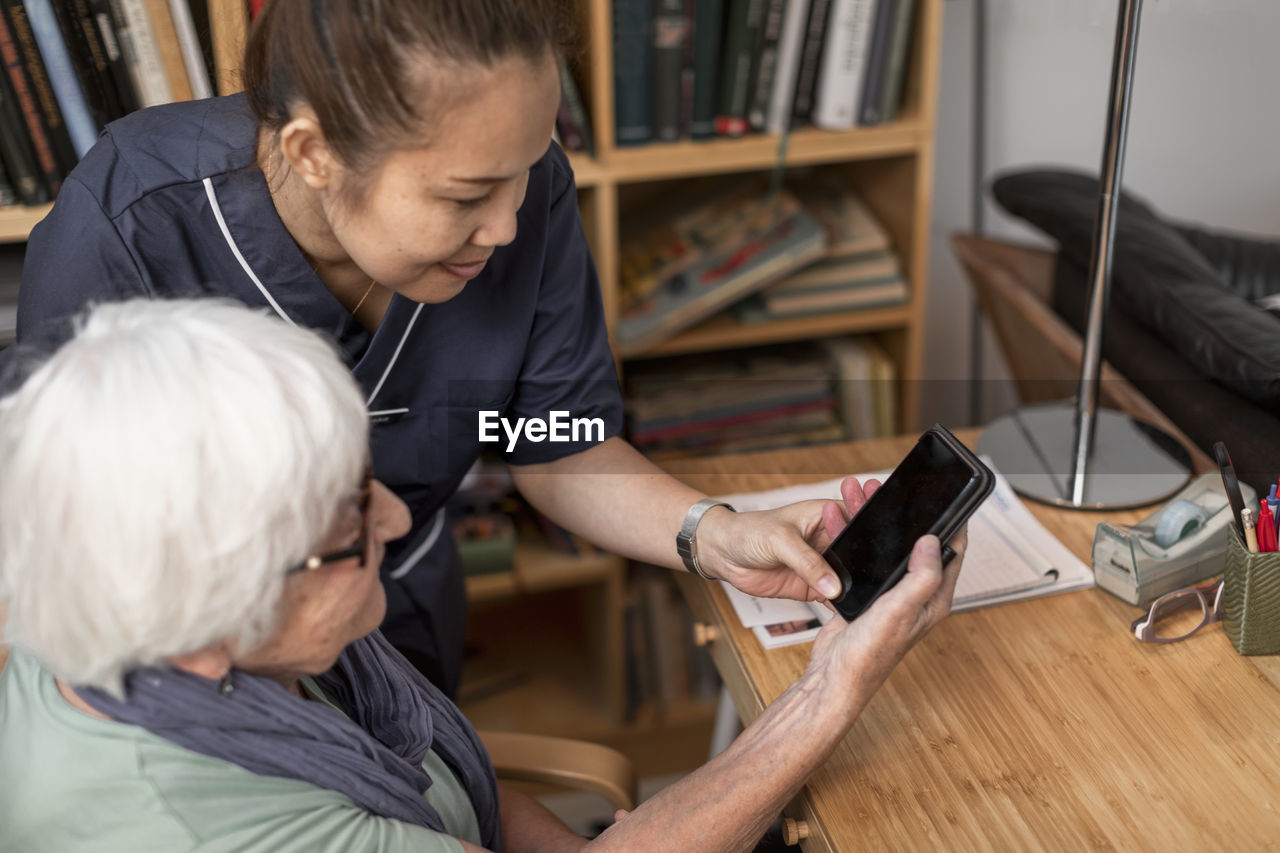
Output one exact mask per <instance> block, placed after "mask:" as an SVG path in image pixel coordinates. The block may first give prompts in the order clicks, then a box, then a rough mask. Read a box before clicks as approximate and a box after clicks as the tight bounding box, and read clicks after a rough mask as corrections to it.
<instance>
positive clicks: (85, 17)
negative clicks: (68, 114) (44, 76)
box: [54, 0, 125, 127]
mask: <svg viewBox="0 0 1280 853" xmlns="http://www.w3.org/2000/svg"><path fill="white" fill-rule="evenodd" d="M54 10H55V11H56V12H57V13H58V23H59V24H61V25H62V33H63V35H64V36H65V37H66V39H67V44H68V46H70V45H71V43H72V42H73V41H74V42H75V43H76V45H78V47H77V48H76V49H73V50H72V51H71V60H72V62H73V63H74V64H75V66H76V73H77V74H78V75H79V76H80V84H81V86H83V87H84V94H85V98H86V99H87V100H88V101H89V110H90V111H91V112H92V113H93V120H94V122H95V123H96V124H97V125H98V126H99V127H102V126H104V125H106V124H107V122H110V121H114V120H115V119H118V118H120V116H122V115H124V114H125V109H124V104H123V102H122V101H121V98H120V92H119V90H118V89H117V88H116V81H115V77H114V76H112V74H111V59H110V54H109V52H108V50H107V45H106V44H105V42H104V41H103V39H102V34H101V33H100V32H99V30H98V23H97V20H96V19H95V18H94V15H93V10H92V9H91V8H90V4H89V0H71V3H70V8H68V6H66V5H63V4H56V5H55V6H54ZM77 57H79V58H78V59H77Z"/></svg>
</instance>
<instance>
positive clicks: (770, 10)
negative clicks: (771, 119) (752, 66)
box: [747, 0, 788, 132]
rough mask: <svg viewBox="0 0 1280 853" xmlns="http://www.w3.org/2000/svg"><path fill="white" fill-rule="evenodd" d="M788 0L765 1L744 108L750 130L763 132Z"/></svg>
mask: <svg viewBox="0 0 1280 853" xmlns="http://www.w3.org/2000/svg"><path fill="white" fill-rule="evenodd" d="M787 4H788V0H768V5H767V6H766V7H765V13H764V20H763V24H762V26H761V30H760V46H759V50H757V51H756V71H755V79H754V81H753V84H752V92H751V101H750V105H749V106H748V107H747V121H748V122H749V123H750V125H751V129H752V130H754V131H757V132H759V131H762V130H764V124H765V115H766V114H767V112H768V110H769V96H770V95H771V94H772V93H773V80H774V77H775V76H776V74H777V70H778V41H779V39H781V37H782V19H783V16H784V15H785V13H786V11H787Z"/></svg>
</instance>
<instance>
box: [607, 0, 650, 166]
mask: <svg viewBox="0 0 1280 853" xmlns="http://www.w3.org/2000/svg"><path fill="white" fill-rule="evenodd" d="M652 18H653V5H652V3H651V0H613V119H614V133H613V138H614V143H615V144H616V145H618V146H619V147H625V146H629V145H643V144H644V143H646V142H648V141H649V140H650V139H652V138H653V123H652V120H651V118H650V115H649V107H650V104H649V46H650V42H651V39H650V36H649V26H650V24H651V23H652Z"/></svg>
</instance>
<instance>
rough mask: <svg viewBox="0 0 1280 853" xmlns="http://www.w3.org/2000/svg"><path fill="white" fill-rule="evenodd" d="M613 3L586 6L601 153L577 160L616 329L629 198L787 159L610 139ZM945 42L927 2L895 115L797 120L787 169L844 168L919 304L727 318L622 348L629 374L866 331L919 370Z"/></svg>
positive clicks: (899, 361) (754, 140)
mask: <svg viewBox="0 0 1280 853" xmlns="http://www.w3.org/2000/svg"><path fill="white" fill-rule="evenodd" d="M612 6H613V3H612V0H580V2H579V10H580V14H581V15H582V19H583V20H582V24H583V26H582V29H581V31H582V33H583V39H582V40H583V42H584V45H583V49H582V50H581V51H580V53H579V57H578V66H579V74H578V80H579V83H580V85H581V87H582V89H583V99H584V101H585V102H586V103H587V105H588V110H589V112H590V115H591V121H592V132H593V135H594V139H593V142H594V145H595V151H596V154H595V157H593V158H589V157H587V156H586V155H582V154H575V155H574V156H573V157H572V158H571V160H572V163H573V167H574V170H575V173H576V175H577V178H578V185H579V187H580V196H581V198H582V214H583V219H584V224H585V226H586V230H587V236H588V239H589V240H590V241H591V246H592V250H593V252H594V254H595V259H596V266H597V268H598V270H599V275H600V285H601V289H602V291H603V294H604V306H605V315H606V320H607V322H608V324H609V328H610V330H611V331H612V330H613V329H614V327H615V324H616V322H617V317H618V304H619V299H618V293H619V272H618V270H619V247H620V243H621V235H620V229H621V227H622V225H621V224H620V223H622V221H623V220H624V219H625V217H626V214H627V211H628V209H629V207H630V206H631V204H633V203H634V202H632V201H630V199H638V198H642V197H645V196H652V195H654V194H656V193H657V192H661V190H662V189H663V188H666V187H674V186H675V185H676V184H678V183H679V182H681V181H688V180H694V179H698V178H703V177H706V176H710V175H733V174H744V175H745V174H749V173H767V172H769V171H770V170H772V169H773V168H774V166H775V164H776V162H777V160H778V137H776V136H772V135H767V134H757V135H748V136H745V137H742V138H740V139H715V140H708V141H688V140H683V141H680V142H670V143H663V142H655V143H651V144H648V145H645V146H640V147H621V148H620V147H618V146H617V145H616V144H615V143H614V139H613V125H614V121H613V116H614V109H613V76H612V75H613V71H612V45H613V21H612ZM941 38H942V0H919V5H918V7H917V11H916V19H915V23H914V32H913V34H912V46H911V52H910V55H909V60H908V62H909V65H908V70H907V78H906V85H905V89H904V95H903V103H902V107H901V109H900V110H899V113H898V118H897V120H896V121H894V122H892V123H889V124H883V125H877V126H873V127H859V128H855V129H854V130H850V131H846V132H831V131H824V130H818V129H815V128H809V127H804V128H798V129H796V130H795V131H794V132H792V134H791V135H790V139H789V140H788V144H787V151H786V158H785V164H786V166H788V167H791V166H797V167H798V166H815V167H821V168H822V169H831V170H839V171H840V172H843V173H844V175H845V177H847V178H848V179H849V181H850V183H851V184H852V185H853V186H854V187H855V188H856V189H857V190H858V192H859V193H860V194H861V195H862V197H863V198H864V199H865V200H866V201H867V203H868V205H869V206H870V207H871V209H872V211H873V212H874V213H875V215H876V216H877V218H878V219H879V220H880V221H881V223H883V225H884V226H885V228H886V229H887V230H888V232H889V234H890V236H891V238H892V240H893V244H894V246H895V249H896V250H897V252H898V254H899V257H900V259H901V262H902V264H903V268H904V271H905V274H906V276H907V279H908V282H909V285H910V288H911V298H910V301H909V302H908V303H906V304H905V305H902V306H897V307H894V308H891V309H878V310H873V311H865V312H849V313H843V314H827V315H822V316H816V317H810V318H805V319H788V320H782V321H775V322H769V323H758V324H755V323H753V324H750V325H747V324H742V323H740V322H738V321H737V320H736V319H734V318H733V317H731V316H728V315H720V316H716V317H712V318H710V319H709V320H707V321H705V322H703V323H702V324H699V325H697V326H694V327H693V328H692V329H689V330H687V331H685V332H684V333H682V334H679V335H677V336H675V337H674V338H671V339H668V340H667V341H664V342H662V343H661V344H658V345H655V346H653V347H651V348H647V349H643V350H629V349H626V348H620V347H618V346H616V344H615V347H614V352H615V354H616V355H617V357H618V361H619V368H620V370H621V371H622V372H624V373H625V371H626V365H627V363H628V362H632V361H636V360H639V359H645V358H651V357H657V356H665V355H674V354H679V353H698V352H711V351H715V350H721V349H729V348H740V347H751V346H757V345H763V344H771V343H782V342H788V341H797V340H808V339H813V338H819V337H823V336H827V335H833V334H846V333H855V332H857V333H870V334H874V335H876V336H877V338H878V339H879V340H880V341H881V343H882V344H883V345H884V346H885V347H886V349H887V350H888V351H889V353H890V355H891V356H892V357H893V359H894V362H895V364H896V366H897V369H898V375H899V376H900V377H902V378H904V379H906V380H913V379H918V378H919V376H920V371H921V367H922V365H923V347H924V334H923V332H924V306H925V300H926V298H927V292H928V287H927V285H928V244H929V219H930V212H931V207H932V202H933V157H934V135H935V124H936V114H937V96H938V87H937V76H938V62H939V56H940V52H941ZM918 387H919V384H918V383H915V382H911V381H907V382H904V383H903V385H902V395H901V400H900V403H899V407H900V411H899V421H898V422H899V423H900V424H902V425H903V426H904V427H905V428H907V429H911V428H913V427H914V426H915V425H916V424H917V422H918V420H919V400H918V396H917V391H915V390H913V389H915V388H918Z"/></svg>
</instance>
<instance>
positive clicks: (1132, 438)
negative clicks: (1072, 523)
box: [978, 400, 1192, 509]
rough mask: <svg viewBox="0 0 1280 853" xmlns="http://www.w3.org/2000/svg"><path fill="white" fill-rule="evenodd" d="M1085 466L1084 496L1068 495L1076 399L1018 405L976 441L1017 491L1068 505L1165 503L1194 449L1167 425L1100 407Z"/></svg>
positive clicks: (1187, 474) (1182, 479) (1181, 482)
mask: <svg viewBox="0 0 1280 853" xmlns="http://www.w3.org/2000/svg"><path fill="white" fill-rule="evenodd" d="M1094 424H1095V430H1094V436H1093V447H1092V449H1091V451H1090V454H1089V462H1088V466H1087V468H1086V475H1085V488H1084V500H1083V501H1081V502H1080V503H1076V502H1074V501H1073V500H1072V499H1071V460H1072V456H1073V455H1074V453H1075V442H1076V408H1075V403H1074V401H1071V400H1067V401H1064V402H1058V403H1043V404H1039V405H1035V406H1023V407H1021V408H1018V409H1014V410H1013V411H1011V412H1009V413H1007V414H1004V415H1001V416H1000V417H999V418H997V419H996V420H994V421H992V422H991V423H990V424H989V425H988V426H987V428H986V429H985V430H983V431H982V435H981V436H980V437H979V438H978V453H979V455H986V456H988V457H990V458H991V461H992V463H993V464H994V466H995V468H996V470H997V471H999V472H1000V473H1001V474H1003V475H1004V476H1005V479H1007V480H1008V481H1009V484H1010V485H1011V486H1013V488H1014V490H1015V491H1016V492H1017V493H1018V494H1020V495H1022V496H1023V497H1025V498H1030V499H1031V500H1033V501H1039V502H1041V503H1046V504H1052V505H1054V506H1060V507H1066V508H1069V509H1127V508H1131V507H1138V506H1145V505H1147V504H1152V503H1155V502H1157V501H1161V500H1164V499H1165V498H1168V497H1169V496H1170V495H1172V494H1174V493H1175V492H1177V491H1178V490H1179V489H1181V488H1182V487H1183V486H1185V485H1186V484H1187V481H1188V480H1190V479H1191V474H1192V470H1191V454H1190V453H1188V452H1187V449H1186V448H1185V447H1183V446H1182V444H1181V443H1180V442H1179V441H1178V440H1177V439H1175V438H1174V437H1173V436H1171V435H1169V434H1168V433H1167V432H1165V431H1164V430H1162V429H1160V428H1158V427H1154V426H1151V425H1150V424H1148V423H1144V422H1142V421H1139V420H1136V419H1134V418H1131V417H1129V416H1128V415H1126V414H1124V413H1122V412H1118V411H1115V410H1113V409H1099V410H1098V413H1097V417H1096V419H1095V421H1094Z"/></svg>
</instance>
